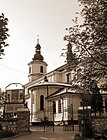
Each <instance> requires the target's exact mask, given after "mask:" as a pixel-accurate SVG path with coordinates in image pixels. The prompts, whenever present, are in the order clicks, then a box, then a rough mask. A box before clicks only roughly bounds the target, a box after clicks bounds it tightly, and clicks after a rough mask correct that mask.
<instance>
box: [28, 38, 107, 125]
mask: <svg viewBox="0 0 107 140" xmlns="http://www.w3.org/2000/svg"><path fill="white" fill-rule="evenodd" d="M35 49H36V50H35V54H34V56H33V58H32V61H31V62H30V63H28V67H29V74H28V78H29V82H28V83H27V84H25V100H26V105H27V107H28V108H29V110H30V122H31V123H32V124H33V123H39V122H43V121H48V122H54V124H55V125H63V124H70V123H72V122H78V110H79V107H81V106H82V99H81V97H80V95H79V94H78V93H77V92H76V90H75V89H72V88H71V84H70V81H72V80H73V79H74V72H73V71H72V70H70V71H68V70H67V64H64V65H62V66H60V67H58V68H56V69H55V70H53V71H51V72H49V73H47V66H48V64H47V63H46V62H45V61H44V57H43V56H42V53H41V49H42V48H41V45H40V43H39V39H38V41H37V45H36V47H35ZM67 57H69V56H67ZM71 57H72V56H71ZM79 70H80V69H79ZM79 70H78V73H79ZM77 76H78V75H77ZM103 100H104V106H106V107H107V93H104V94H103ZM106 112H107V109H106Z"/></svg>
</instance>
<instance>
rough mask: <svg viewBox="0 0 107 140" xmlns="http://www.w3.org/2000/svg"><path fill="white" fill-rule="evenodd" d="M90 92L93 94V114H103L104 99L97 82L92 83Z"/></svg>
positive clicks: (91, 103)
mask: <svg viewBox="0 0 107 140" xmlns="http://www.w3.org/2000/svg"><path fill="white" fill-rule="evenodd" d="M90 91H91V92H92V97H91V102H90V105H91V109H92V112H95V113H97V112H98V111H99V113H100V114H101V113H102V111H103V99H102V96H101V94H100V89H99V88H98V86H97V83H96V81H95V80H92V81H91V83H90Z"/></svg>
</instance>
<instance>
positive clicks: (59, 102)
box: [58, 100, 61, 113]
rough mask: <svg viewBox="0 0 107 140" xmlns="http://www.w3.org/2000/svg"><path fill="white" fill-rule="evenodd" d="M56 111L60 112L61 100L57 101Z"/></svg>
mask: <svg viewBox="0 0 107 140" xmlns="http://www.w3.org/2000/svg"><path fill="white" fill-rule="evenodd" d="M58 113H61V100H59V101H58Z"/></svg>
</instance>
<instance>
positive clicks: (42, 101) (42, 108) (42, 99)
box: [40, 95, 44, 110]
mask: <svg viewBox="0 0 107 140" xmlns="http://www.w3.org/2000/svg"><path fill="white" fill-rule="evenodd" d="M40 110H44V96H43V95H41V96H40Z"/></svg>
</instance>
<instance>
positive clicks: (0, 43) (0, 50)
mask: <svg viewBox="0 0 107 140" xmlns="http://www.w3.org/2000/svg"><path fill="white" fill-rule="evenodd" d="M7 25H8V19H7V18H5V16H4V14H3V13H2V14H1V15H0V56H1V55H4V47H6V46H8V44H7V43H6V42H5V41H6V39H7V38H8V37H9V34H8V33H7V32H8V28H7Z"/></svg>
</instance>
